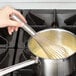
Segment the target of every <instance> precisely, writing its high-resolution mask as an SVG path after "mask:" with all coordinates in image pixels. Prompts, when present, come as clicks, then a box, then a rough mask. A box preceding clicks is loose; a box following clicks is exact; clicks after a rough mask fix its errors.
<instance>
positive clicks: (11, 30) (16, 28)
mask: <svg viewBox="0 0 76 76" xmlns="http://www.w3.org/2000/svg"><path fill="white" fill-rule="evenodd" d="M14 31H18V27H13V26H11V27H8V33H9V35H12V33H13V32H14Z"/></svg>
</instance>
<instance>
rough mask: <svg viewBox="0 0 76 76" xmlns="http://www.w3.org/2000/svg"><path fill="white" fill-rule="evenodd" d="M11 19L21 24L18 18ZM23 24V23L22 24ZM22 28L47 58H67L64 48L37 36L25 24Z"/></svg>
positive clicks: (13, 16) (14, 16)
mask: <svg viewBox="0 0 76 76" xmlns="http://www.w3.org/2000/svg"><path fill="white" fill-rule="evenodd" d="M12 19H14V20H16V21H19V22H23V21H22V20H21V19H20V18H18V17H17V16H16V15H12ZM23 23H24V22H23ZM22 28H23V29H24V30H25V31H26V32H27V33H28V34H29V35H31V36H32V37H33V38H34V39H35V40H36V41H37V43H38V44H39V46H40V47H41V48H42V49H43V51H44V52H45V53H46V54H47V56H48V58H50V59H52V58H53V59H59V58H65V57H67V56H68V52H67V51H66V49H65V48H64V47H62V46H61V45H58V44H55V43H52V42H51V41H50V40H49V39H47V38H45V37H43V36H41V37H40V36H38V35H37V33H36V32H35V30H34V29H32V28H31V27H30V26H29V25H28V24H25V23H24V25H23V26H22ZM43 40H44V41H46V42H44V41H43Z"/></svg>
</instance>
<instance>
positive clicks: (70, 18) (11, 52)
mask: <svg viewBox="0 0 76 76" xmlns="http://www.w3.org/2000/svg"><path fill="white" fill-rule="evenodd" d="M18 10H19V9H18ZM19 11H20V12H21V13H22V14H23V15H24V17H25V18H26V20H27V23H28V24H29V25H30V26H31V27H32V28H33V29H34V30H35V31H37V32H38V31H40V30H43V29H46V28H63V29H66V30H69V31H71V32H73V33H74V34H76V10H62V9H61V10H58V9H52V10H50V9H49V10H26V9H24V10H19ZM0 36H2V37H3V38H5V40H4V39H3V38H2V37H1V38H0V68H4V67H7V66H10V65H14V64H17V63H19V62H23V61H25V60H28V59H30V58H31V57H33V56H34V55H33V54H32V53H31V52H30V51H29V49H28V46H27V43H28V40H29V38H30V35H28V33H26V32H25V31H24V30H23V29H21V28H19V30H18V31H17V32H14V33H13V35H12V36H10V35H9V34H8V32H7V29H6V28H4V29H0ZM7 42H8V43H7ZM6 60H7V63H5V62H6ZM36 69H38V67H37V65H32V66H29V67H26V68H23V69H20V70H17V71H14V72H12V73H10V74H7V75H5V76H25V75H27V76H37V75H38V74H37V72H36V71H35V70H36ZM74 75H75V76H76V74H75V72H74V73H73V74H72V75H69V76H74Z"/></svg>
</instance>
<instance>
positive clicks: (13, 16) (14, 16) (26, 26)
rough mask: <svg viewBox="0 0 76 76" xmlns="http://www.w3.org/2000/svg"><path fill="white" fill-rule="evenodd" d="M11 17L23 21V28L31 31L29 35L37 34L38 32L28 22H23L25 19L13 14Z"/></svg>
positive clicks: (28, 31)
mask: <svg viewBox="0 0 76 76" xmlns="http://www.w3.org/2000/svg"><path fill="white" fill-rule="evenodd" d="M11 18H12V19H14V20H16V21H19V22H22V23H23V26H22V28H23V29H24V30H25V31H26V32H27V33H29V35H31V36H34V35H35V34H36V32H35V31H34V30H33V29H32V28H31V27H30V26H29V25H28V24H26V23H25V22H23V21H22V20H21V19H20V18H18V17H17V16H16V15H12V17H11Z"/></svg>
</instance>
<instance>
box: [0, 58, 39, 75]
mask: <svg viewBox="0 0 76 76" xmlns="http://www.w3.org/2000/svg"><path fill="white" fill-rule="evenodd" d="M35 63H38V61H37V59H33V60H32V59H31V60H27V61H24V62H21V63H18V64H15V65H12V66H9V67H6V68H4V69H0V76H2V75H5V74H8V73H10V72H13V71H15V70H18V69H21V68H24V67H27V66H29V65H32V64H35Z"/></svg>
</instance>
